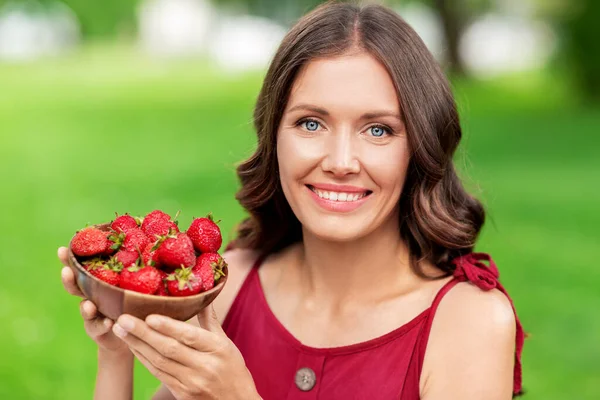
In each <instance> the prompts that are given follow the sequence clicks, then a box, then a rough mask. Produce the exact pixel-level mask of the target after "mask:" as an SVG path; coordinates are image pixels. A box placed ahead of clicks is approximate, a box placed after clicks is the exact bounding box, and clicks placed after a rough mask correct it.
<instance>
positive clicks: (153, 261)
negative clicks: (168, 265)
mask: <svg viewBox="0 0 600 400" xmlns="http://www.w3.org/2000/svg"><path fill="white" fill-rule="evenodd" d="M153 248H154V243H148V245H147V246H146V248H145V249H144V251H143V252H142V259H143V261H144V265H151V266H153V267H155V268H160V263H159V262H158V256H157V254H156V250H152V249H153Z"/></svg>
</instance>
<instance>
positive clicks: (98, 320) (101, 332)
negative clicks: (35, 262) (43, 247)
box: [58, 247, 129, 355]
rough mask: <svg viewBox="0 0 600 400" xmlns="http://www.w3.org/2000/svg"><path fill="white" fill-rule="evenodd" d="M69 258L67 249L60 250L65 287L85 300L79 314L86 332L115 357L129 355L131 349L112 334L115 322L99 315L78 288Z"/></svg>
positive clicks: (102, 348) (93, 305)
mask: <svg viewBox="0 0 600 400" xmlns="http://www.w3.org/2000/svg"><path fill="white" fill-rule="evenodd" d="M67 257H68V251H67V248H66V247H61V248H59V249H58V258H59V259H60V261H61V263H62V264H63V265H64V267H63V269H62V271H61V274H60V275H61V278H62V283H63V286H64V287H65V290H66V291H67V292H68V293H69V294H71V295H73V296H77V297H81V298H83V300H82V301H81V303H79V312H80V313H81V316H82V318H83V327H84V328H85V332H86V333H87V335H88V336H89V337H90V338H91V339H92V340H93V341H95V342H96V343H97V344H98V347H99V348H100V349H101V350H105V351H107V352H109V353H110V354H113V355H121V354H128V353H129V349H128V347H127V346H126V345H125V343H123V341H121V340H120V339H119V338H118V337H116V336H115V335H114V334H113V333H112V330H111V328H112V327H113V321H112V320H111V319H108V318H105V317H104V316H103V315H101V314H100V313H98V309H97V308H96V305H95V304H94V303H92V302H91V301H89V300H87V299H86V298H85V296H84V295H83V293H81V291H80V290H79V288H78V287H77V284H76V283H75V276H74V274H73V271H72V270H71V268H69V267H68V261H67Z"/></svg>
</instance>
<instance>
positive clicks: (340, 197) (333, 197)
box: [311, 188, 367, 201]
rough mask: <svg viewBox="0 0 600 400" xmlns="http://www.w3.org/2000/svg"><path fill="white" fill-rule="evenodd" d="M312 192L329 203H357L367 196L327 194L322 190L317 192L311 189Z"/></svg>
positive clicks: (363, 194) (342, 193)
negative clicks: (329, 201)
mask: <svg viewBox="0 0 600 400" xmlns="http://www.w3.org/2000/svg"><path fill="white" fill-rule="evenodd" d="M311 190H312V191H313V192H315V193H316V194H317V196H319V197H320V198H322V199H326V200H331V201H357V200H360V199H362V198H363V197H365V196H366V195H367V193H366V192H365V193H344V192H329V191H324V190H319V189H315V188H311Z"/></svg>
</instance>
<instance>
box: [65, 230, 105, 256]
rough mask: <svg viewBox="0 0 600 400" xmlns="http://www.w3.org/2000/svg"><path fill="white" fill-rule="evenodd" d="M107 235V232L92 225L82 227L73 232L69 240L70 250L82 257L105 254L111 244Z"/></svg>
mask: <svg viewBox="0 0 600 400" xmlns="http://www.w3.org/2000/svg"><path fill="white" fill-rule="evenodd" d="M108 235H109V233H108V232H105V231H101V230H100V229H98V228H94V227H89V228H85V229H82V230H80V231H79V232H77V233H76V234H75V237H74V238H73V241H72V242H71V250H73V253H75V254H76V255H78V256H84V257H85V256H94V255H97V254H107V252H108V251H110V249H111V245H112V242H111V241H110V240H108Z"/></svg>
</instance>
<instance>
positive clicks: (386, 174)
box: [362, 140, 410, 193]
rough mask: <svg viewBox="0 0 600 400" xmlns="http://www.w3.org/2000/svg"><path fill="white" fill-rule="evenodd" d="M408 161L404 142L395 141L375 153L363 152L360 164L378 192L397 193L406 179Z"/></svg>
mask: <svg viewBox="0 0 600 400" xmlns="http://www.w3.org/2000/svg"><path fill="white" fill-rule="evenodd" d="M409 160H410V153H409V151H408V146H407V143H406V141H405V140H397V141H396V142H394V143H391V144H389V145H387V146H382V147H380V148H378V149H377V151H370V152H365V154H363V157H362V164H363V168H364V169H365V171H366V172H367V173H368V175H369V176H370V177H371V179H372V180H373V181H374V182H375V184H376V185H377V186H378V187H379V188H380V190H384V191H389V192H392V191H393V192H397V193H399V192H401V190H402V185H403V184H404V180H405V178H406V172H407V170H408V163H409Z"/></svg>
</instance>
